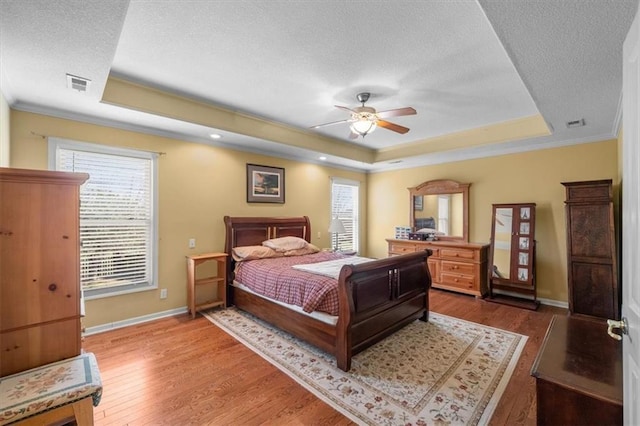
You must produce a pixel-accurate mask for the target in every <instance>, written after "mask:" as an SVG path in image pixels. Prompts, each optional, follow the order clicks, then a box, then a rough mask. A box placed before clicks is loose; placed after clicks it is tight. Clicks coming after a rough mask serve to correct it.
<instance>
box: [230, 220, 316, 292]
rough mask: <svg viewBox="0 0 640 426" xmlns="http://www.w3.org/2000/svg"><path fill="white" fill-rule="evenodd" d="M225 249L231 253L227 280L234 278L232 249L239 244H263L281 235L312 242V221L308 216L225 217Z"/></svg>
mask: <svg viewBox="0 0 640 426" xmlns="http://www.w3.org/2000/svg"><path fill="white" fill-rule="evenodd" d="M224 225H225V242H224V251H225V253H227V254H228V255H229V261H228V262H227V280H228V282H229V283H231V282H232V280H233V268H234V262H233V258H232V257H231V249H233V248H234V247H239V246H256V245H261V244H262V242H263V241H265V240H268V239H271V238H279V237H299V238H304V239H305V240H307V241H308V242H311V223H310V222H309V217H308V216H300V217H265V216H258V217H231V216H225V217H224Z"/></svg>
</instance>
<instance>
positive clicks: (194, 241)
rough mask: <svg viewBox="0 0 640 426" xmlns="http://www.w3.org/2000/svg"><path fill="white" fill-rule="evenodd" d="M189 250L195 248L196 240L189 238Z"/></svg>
mask: <svg viewBox="0 0 640 426" xmlns="http://www.w3.org/2000/svg"><path fill="white" fill-rule="evenodd" d="M189 248H196V239H195V238H189Z"/></svg>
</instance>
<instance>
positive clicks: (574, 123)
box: [567, 118, 585, 129]
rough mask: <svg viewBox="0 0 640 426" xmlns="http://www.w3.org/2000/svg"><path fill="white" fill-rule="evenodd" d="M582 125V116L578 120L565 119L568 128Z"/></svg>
mask: <svg viewBox="0 0 640 426" xmlns="http://www.w3.org/2000/svg"><path fill="white" fill-rule="evenodd" d="M584 125H585V123H584V118H581V119H580V120H573V121H567V128H569V129H573V128H574V127H582V126H584Z"/></svg>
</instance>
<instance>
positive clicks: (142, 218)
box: [49, 138, 157, 298]
mask: <svg viewBox="0 0 640 426" xmlns="http://www.w3.org/2000/svg"><path fill="white" fill-rule="evenodd" d="M156 157H157V154H153V153H149V152H143V151H135V150H129V149H122V148H113V147H107V146H103V145H94V144H88V143H81V142H73V141H66V140H60V139H53V138H52V139H50V143H49V162H50V168H52V169H55V170H60V171H67V172H84V173H88V174H89V179H88V180H87V182H85V183H84V185H82V187H81V188H80V282H81V284H82V290H83V292H84V296H85V297H87V298H96V297H100V296H105V295H114V294H122V293H129V292H132V291H140V290H148V289H152V288H156V287H157V284H156V279H155V277H156V270H157V265H156V259H157V256H156V247H157V241H156V235H157V224H156V199H157V196H156V194H157V189H156V182H157V179H156Z"/></svg>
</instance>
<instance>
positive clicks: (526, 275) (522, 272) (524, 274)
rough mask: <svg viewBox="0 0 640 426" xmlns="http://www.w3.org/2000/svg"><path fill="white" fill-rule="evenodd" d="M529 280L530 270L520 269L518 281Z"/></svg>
mask: <svg viewBox="0 0 640 426" xmlns="http://www.w3.org/2000/svg"><path fill="white" fill-rule="evenodd" d="M527 280H529V270H528V269H527V268H518V281H527Z"/></svg>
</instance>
